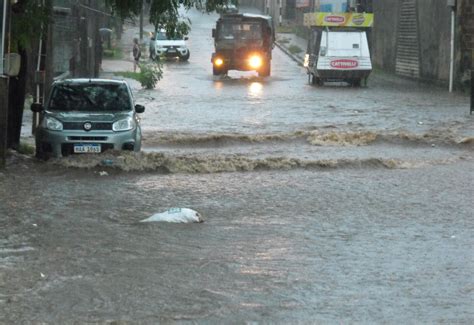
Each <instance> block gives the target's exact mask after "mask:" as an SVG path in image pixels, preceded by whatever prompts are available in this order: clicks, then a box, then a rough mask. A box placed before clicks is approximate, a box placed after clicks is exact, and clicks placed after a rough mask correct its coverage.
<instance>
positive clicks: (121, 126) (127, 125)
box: [112, 117, 136, 132]
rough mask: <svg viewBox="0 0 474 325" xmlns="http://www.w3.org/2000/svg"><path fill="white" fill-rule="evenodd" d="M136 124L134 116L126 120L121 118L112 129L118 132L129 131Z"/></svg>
mask: <svg viewBox="0 0 474 325" xmlns="http://www.w3.org/2000/svg"><path fill="white" fill-rule="evenodd" d="M135 126H136V123H135V121H134V120H133V118H131V117H129V118H126V119H124V120H119V121H117V122H115V123H114V124H112V130H113V131H115V132H117V131H128V130H132V129H134V128H135Z"/></svg>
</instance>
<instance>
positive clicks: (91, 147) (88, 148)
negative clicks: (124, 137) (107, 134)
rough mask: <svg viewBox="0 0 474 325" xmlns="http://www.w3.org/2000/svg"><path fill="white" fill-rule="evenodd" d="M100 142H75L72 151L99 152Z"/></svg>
mask: <svg viewBox="0 0 474 325" xmlns="http://www.w3.org/2000/svg"><path fill="white" fill-rule="evenodd" d="M100 152H101V148H100V144H75V145H74V153H100Z"/></svg>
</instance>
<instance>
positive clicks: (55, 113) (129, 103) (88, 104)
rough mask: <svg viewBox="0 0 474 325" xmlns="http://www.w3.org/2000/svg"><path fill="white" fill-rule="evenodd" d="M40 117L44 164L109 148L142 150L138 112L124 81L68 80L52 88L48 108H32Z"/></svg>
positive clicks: (40, 148) (38, 153) (38, 144)
mask: <svg viewBox="0 0 474 325" xmlns="http://www.w3.org/2000/svg"><path fill="white" fill-rule="evenodd" d="M31 110H32V111H33V112H36V113H40V120H39V121H40V123H39V127H38V129H37V130H36V156H37V157H38V158H41V159H48V158H49V157H50V156H52V157H61V156H67V155H70V154H81V153H101V152H104V151H106V150H109V149H114V150H130V151H140V149H141V140H142V134H141V128H140V118H139V116H138V114H139V113H143V112H144V111H145V107H143V106H141V105H135V103H134V98H133V95H132V91H131V89H130V86H129V85H128V84H127V83H126V82H125V81H120V80H107V79H68V80H62V81H58V82H55V83H53V85H52V87H51V92H50V95H49V98H48V99H47V101H46V103H45V105H44V106H43V105H41V104H37V103H35V104H32V105H31Z"/></svg>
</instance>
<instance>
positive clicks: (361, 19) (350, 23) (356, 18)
mask: <svg viewBox="0 0 474 325" xmlns="http://www.w3.org/2000/svg"><path fill="white" fill-rule="evenodd" d="M304 25H305V26H306V27H372V26H373V25H374V14H366V13H356V12H349V13H330V12H311V13H307V14H305V15H304Z"/></svg>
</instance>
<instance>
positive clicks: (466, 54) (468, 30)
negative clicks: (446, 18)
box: [458, 0, 474, 77]
mask: <svg viewBox="0 0 474 325" xmlns="http://www.w3.org/2000/svg"><path fill="white" fill-rule="evenodd" d="M458 12H459V25H460V28H459V31H460V37H459V39H460V44H461V52H460V73H462V75H463V77H466V75H467V71H468V70H471V69H473V70H474V1H472V0H461V3H460V6H459V10H458Z"/></svg>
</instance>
